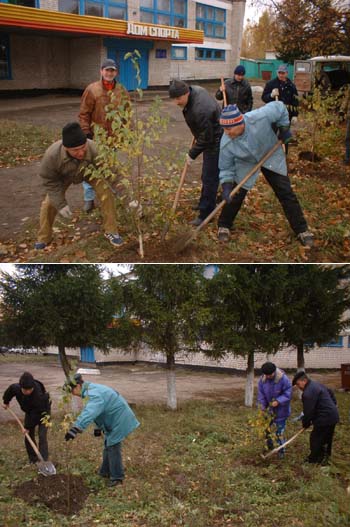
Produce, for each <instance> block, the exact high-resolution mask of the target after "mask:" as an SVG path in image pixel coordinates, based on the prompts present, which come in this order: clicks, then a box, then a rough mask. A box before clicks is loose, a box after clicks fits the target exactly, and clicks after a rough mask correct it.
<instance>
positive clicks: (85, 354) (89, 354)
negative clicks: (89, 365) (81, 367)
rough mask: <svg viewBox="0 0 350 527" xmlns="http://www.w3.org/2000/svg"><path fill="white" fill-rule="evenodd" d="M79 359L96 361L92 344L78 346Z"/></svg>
mask: <svg viewBox="0 0 350 527" xmlns="http://www.w3.org/2000/svg"><path fill="white" fill-rule="evenodd" d="M80 360H81V362H96V361H95V350H94V348H93V346H85V347H84V348H83V347H81V348H80Z"/></svg>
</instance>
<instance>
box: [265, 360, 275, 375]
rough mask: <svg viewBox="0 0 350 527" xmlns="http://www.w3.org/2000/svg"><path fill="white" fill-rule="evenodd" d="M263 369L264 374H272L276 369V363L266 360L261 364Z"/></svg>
mask: <svg viewBox="0 0 350 527" xmlns="http://www.w3.org/2000/svg"><path fill="white" fill-rule="evenodd" d="M261 371H262V372H263V374H264V375H272V374H273V373H275V371H276V365H275V364H274V363H273V362H265V364H263V365H262V366H261Z"/></svg>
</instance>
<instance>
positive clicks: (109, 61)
mask: <svg viewBox="0 0 350 527" xmlns="http://www.w3.org/2000/svg"><path fill="white" fill-rule="evenodd" d="M105 68H108V69H109V70H117V69H118V67H117V64H116V62H115V61H114V60H112V59H106V60H105V61H103V62H102V64H101V70H104V69H105Z"/></svg>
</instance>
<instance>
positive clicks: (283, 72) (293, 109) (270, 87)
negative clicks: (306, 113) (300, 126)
mask: <svg viewBox="0 0 350 527" xmlns="http://www.w3.org/2000/svg"><path fill="white" fill-rule="evenodd" d="M261 99H262V100H263V101H264V102H266V103H269V102H271V101H275V100H276V99H277V100H279V101H282V102H283V103H284V104H285V105H286V107H287V110H288V114H289V120H290V121H291V120H292V118H293V117H296V116H297V115H298V108H297V106H298V105H299V100H298V90H297V88H296V86H295V84H294V83H293V82H292V81H291V80H290V79H288V68H287V66H286V65H285V64H281V66H279V67H278V70H277V77H276V78H275V79H272V80H271V81H269V82H267V83H266V86H265V88H264V91H263V93H262V96H261Z"/></svg>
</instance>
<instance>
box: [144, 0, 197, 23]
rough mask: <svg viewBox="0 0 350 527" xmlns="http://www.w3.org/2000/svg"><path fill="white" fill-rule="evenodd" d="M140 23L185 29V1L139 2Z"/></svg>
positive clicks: (159, 0) (158, 0)
mask: <svg viewBox="0 0 350 527" xmlns="http://www.w3.org/2000/svg"><path fill="white" fill-rule="evenodd" d="M140 21H141V22H145V23H148V24H162V25H164V26H175V27H186V26H187V0H140Z"/></svg>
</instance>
